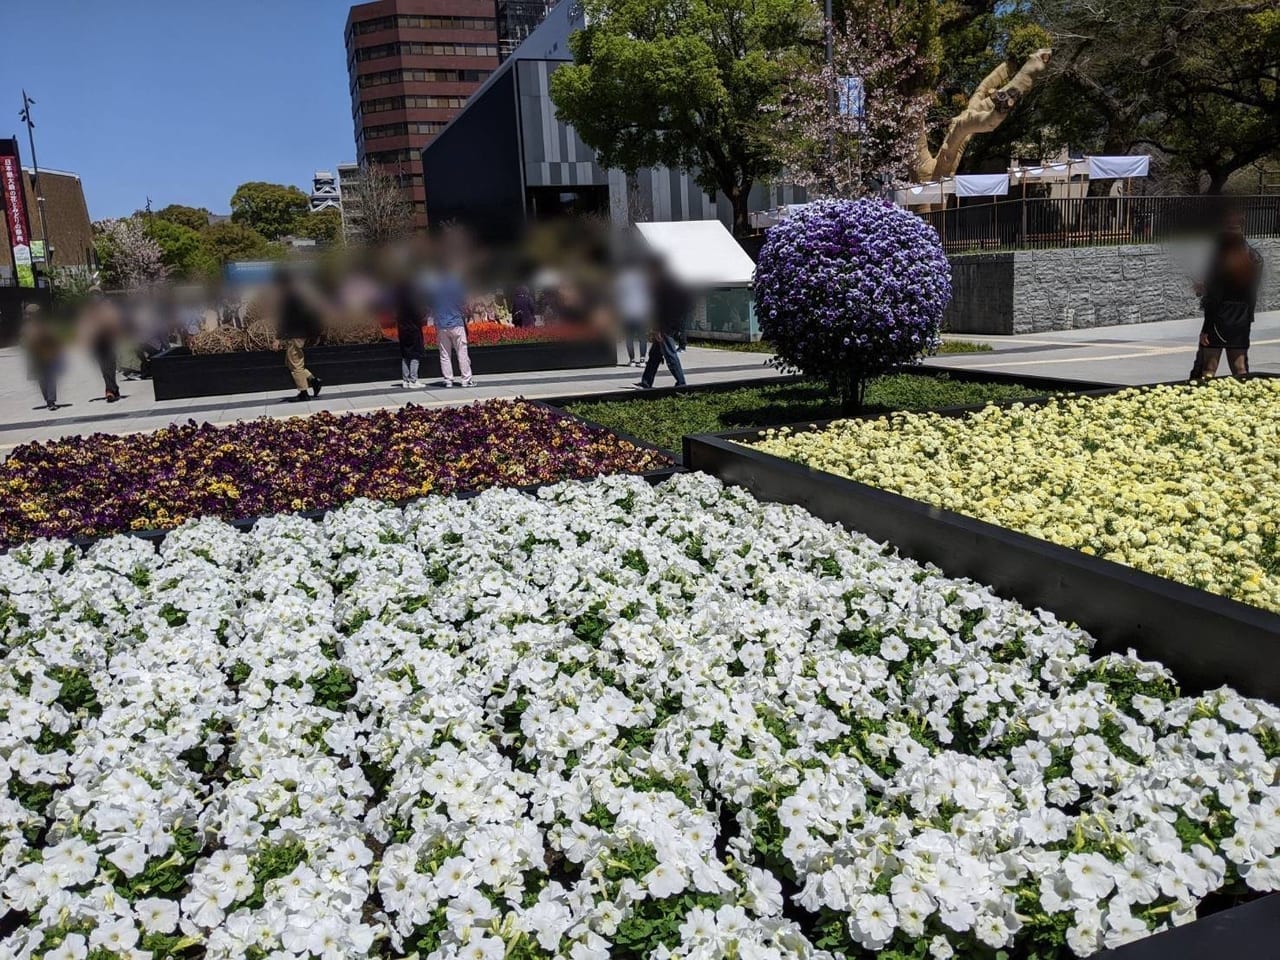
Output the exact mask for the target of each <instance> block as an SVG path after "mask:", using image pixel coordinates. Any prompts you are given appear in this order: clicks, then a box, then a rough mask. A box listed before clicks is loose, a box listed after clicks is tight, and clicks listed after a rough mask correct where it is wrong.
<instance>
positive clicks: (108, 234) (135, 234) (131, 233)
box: [94, 216, 169, 290]
mask: <svg viewBox="0 0 1280 960" xmlns="http://www.w3.org/2000/svg"><path fill="white" fill-rule="evenodd" d="M94 232H95V234H97V254H98V261H99V263H100V265H101V273H102V279H103V282H104V283H105V284H106V285H108V286H113V287H120V288H122V289H125V290H136V289H137V288H139V287H145V286H147V285H148V284H152V283H158V282H160V281H162V280H164V279H165V278H166V277H168V276H169V268H168V267H167V266H165V263H164V250H163V249H162V248H161V246H160V244H159V243H157V242H156V241H155V240H154V239H153V238H152V237H151V236H150V235H149V234H148V233H147V229H146V224H145V223H144V222H143V220H142V218H140V217H137V216H133V217H124V218H122V219H118V220H102V221H99V222H98V223H96V224H94Z"/></svg>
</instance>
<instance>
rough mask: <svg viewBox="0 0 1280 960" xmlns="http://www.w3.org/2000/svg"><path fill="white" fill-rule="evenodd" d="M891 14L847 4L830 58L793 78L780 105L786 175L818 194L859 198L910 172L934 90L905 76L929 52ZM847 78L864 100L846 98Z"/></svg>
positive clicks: (913, 73)
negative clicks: (843, 91)
mask: <svg viewBox="0 0 1280 960" xmlns="http://www.w3.org/2000/svg"><path fill="white" fill-rule="evenodd" d="M892 18H893V14H892V11H891V10H889V9H887V8H885V7H883V6H881V5H879V4H875V3H872V2H866V0H864V2H858V3H847V4H846V5H845V16H844V18H843V25H840V24H836V25H835V26H834V27H833V36H832V63H831V64H830V65H828V64H827V63H826V62H825V58H822V61H821V62H818V61H817V58H814V59H812V60H810V61H809V62H807V63H805V64H804V65H803V66H801V67H800V68H798V69H797V70H796V71H795V72H794V73H793V74H792V76H791V77H790V79H789V82H788V83H787V85H786V89H785V93H784V95H783V97H782V99H781V102H780V103H779V104H778V105H777V106H776V107H775V108H774V109H775V111H776V112H777V113H778V114H779V117H778V120H779V122H778V123H777V124H776V125H775V129H776V131H777V133H776V147H777V152H778V156H779V158H780V159H781V160H782V163H783V165H784V166H785V168H786V170H787V179H789V180H791V181H792V182H795V183H798V184H800V185H801V186H805V187H808V188H810V190H811V191H812V192H815V193H819V194H823V195H828V196H843V197H857V196H863V195H866V194H868V193H876V192H878V191H879V189H880V187H882V186H883V185H885V184H888V183H892V182H898V181H902V180H905V179H907V177H908V176H909V174H910V171H911V167H912V164H913V163H914V161H915V158H916V152H917V149H918V143H919V135H920V131H921V130H923V129H924V128H925V125H926V122H927V115H928V112H929V107H930V105H931V103H932V102H933V99H934V93H933V91H931V90H921V89H919V88H918V87H913V85H912V84H911V83H908V82H907V81H908V78H914V77H918V76H919V75H920V74H921V73H922V72H923V71H924V68H925V60H926V58H925V56H924V55H923V54H922V53H921V52H920V51H919V50H918V49H917V48H916V44H915V43H913V42H912V41H911V40H909V39H906V40H904V39H903V37H902V36H901V33H902V31H900V30H898V29H897V28H896V25H895V24H894V23H893V21H892ZM845 78H856V80H858V81H860V82H861V84H862V90H863V97H862V102H861V104H860V105H859V104H856V103H847V102H842V100H843V99H844V98H842V96H841V92H840V91H841V88H842V86H843V85H844V83H845ZM846 97H847V94H846ZM859 106H860V108H861V109H858V107H859Z"/></svg>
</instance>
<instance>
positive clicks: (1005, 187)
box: [955, 173, 1009, 197]
mask: <svg viewBox="0 0 1280 960" xmlns="http://www.w3.org/2000/svg"><path fill="white" fill-rule="evenodd" d="M955 184H956V196H957V197H1003V196H1005V195H1006V194H1007V193H1008V192H1009V175H1008V174H1007V173H966V174H960V175H959V176H957V177H956V178H955Z"/></svg>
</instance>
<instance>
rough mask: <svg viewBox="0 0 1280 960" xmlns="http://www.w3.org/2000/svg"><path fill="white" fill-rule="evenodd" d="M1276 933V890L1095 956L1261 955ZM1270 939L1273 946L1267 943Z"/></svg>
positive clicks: (1279, 908)
mask: <svg viewBox="0 0 1280 960" xmlns="http://www.w3.org/2000/svg"><path fill="white" fill-rule="evenodd" d="M1277 936H1280V894H1278V893H1272V894H1267V895H1265V896H1259V897H1258V898H1257V899H1256V900H1251V901H1249V902H1248V903H1243V904H1240V905H1239V906H1237V907H1231V908H1230V909H1227V910H1222V911H1219V912H1217V913H1211V914H1209V915H1208V916H1205V917H1201V918H1200V919H1198V920H1196V921H1194V922H1193V923H1189V924H1187V925H1186V926H1185V927H1175V928H1173V929H1172V930H1163V931H1161V932H1160V933H1156V934H1152V935H1151V936H1149V937H1143V938H1142V939H1141V940H1135V941H1134V942H1133V943H1129V944H1125V945H1124V946H1123V947H1116V948H1115V949H1114V950H1103V951H1102V952H1101V953H1095V954H1094V958H1095V960H1201V958H1203V957H1209V956H1218V957H1265V956H1268V955H1271V954H1273V951H1274V944H1275V942H1276V938H1277ZM1268 943H1270V944H1272V945H1273V946H1272V947H1271V948H1268V947H1267V944H1268Z"/></svg>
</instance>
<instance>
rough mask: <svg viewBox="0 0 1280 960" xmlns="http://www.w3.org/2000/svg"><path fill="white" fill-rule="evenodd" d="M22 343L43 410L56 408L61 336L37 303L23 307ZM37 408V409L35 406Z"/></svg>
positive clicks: (60, 369)
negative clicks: (44, 408) (36, 384)
mask: <svg viewBox="0 0 1280 960" xmlns="http://www.w3.org/2000/svg"><path fill="white" fill-rule="evenodd" d="M20 339H21V341H22V346H23V347H24V348H25V349H26V352H27V363H28V366H29V369H30V371H31V375H32V377H33V378H34V379H35V381H36V382H37V383H38V384H39V385H40V396H41V397H42V398H43V399H44V405H45V407H46V409H49V410H57V409H58V374H60V373H61V372H62V348H63V344H62V337H61V336H59V334H58V331H57V330H56V329H55V328H54V325H53V321H52V320H50V319H49V317H48V315H47V314H46V313H45V312H44V310H43V309H41V307H40V305H39V304H38V303H28V304H27V305H26V306H25V307H23V308H22V332H21V334H20ZM37 409H39V408H37Z"/></svg>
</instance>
